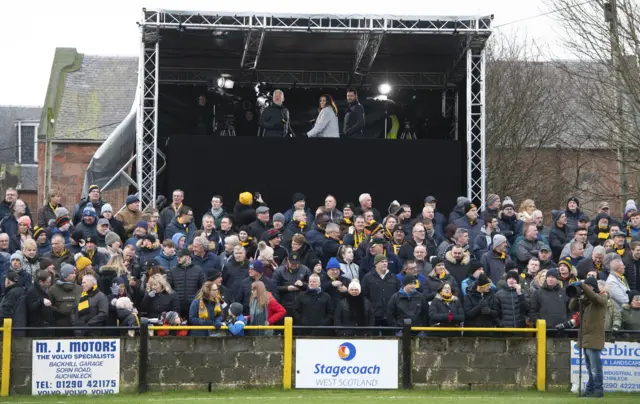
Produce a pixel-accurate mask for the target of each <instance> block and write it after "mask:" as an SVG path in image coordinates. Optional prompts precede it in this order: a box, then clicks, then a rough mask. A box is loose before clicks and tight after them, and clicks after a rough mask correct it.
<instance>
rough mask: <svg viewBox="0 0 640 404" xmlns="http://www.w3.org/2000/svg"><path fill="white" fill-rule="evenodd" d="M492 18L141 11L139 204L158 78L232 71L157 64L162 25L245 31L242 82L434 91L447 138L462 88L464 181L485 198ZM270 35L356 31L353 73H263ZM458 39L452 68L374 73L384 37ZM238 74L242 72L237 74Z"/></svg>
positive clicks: (151, 200) (149, 201) (147, 201)
mask: <svg viewBox="0 0 640 404" xmlns="http://www.w3.org/2000/svg"><path fill="white" fill-rule="evenodd" d="M492 21H493V16H457V17H443V16H391V15H304V14H264V13H262V14H261V13H222V12H199V11H175V10H148V9H143V10H142V19H141V21H140V23H139V26H140V30H141V38H142V44H141V50H140V52H141V54H140V62H139V63H140V69H139V75H140V76H139V80H138V86H139V88H138V91H139V94H140V95H141V96H140V99H139V102H140V105H139V111H138V118H137V130H136V132H137V133H136V167H137V171H136V174H137V179H136V180H137V188H138V194H139V198H140V201H141V205H142V206H141V207H142V208H143V209H144V208H146V207H148V206H155V200H156V175H157V172H158V166H157V165H158V161H157V151H158V150H157V144H158V126H157V125H158V98H159V83H161V82H162V83H206V82H207V81H208V80H210V78H211V77H212V74H215V75H220V76H221V75H223V74H230V73H232V72H231V71H229V69H222V68H220V69H219V68H216V67H211V68H207V69H206V70H205V69H195V68H185V67H170V66H166V67H164V66H163V68H160V64H159V61H160V53H161V52H162V44H161V37H162V32H163V30H180V31H182V30H208V31H211V32H212V33H213V34H215V33H218V32H227V31H242V32H244V42H243V43H244V48H243V49H242V59H241V62H240V66H238V70H234V71H233V73H234V81H235V82H236V83H238V84H241V85H250V84H254V83H256V82H269V83H272V84H276V85H282V86H286V85H296V86H299V87H303V88H312V87H324V86H336V87H340V86H347V85H350V84H352V83H353V82H354V79H360V80H359V81H360V82H361V83H362V84H361V85H360V86H361V87H367V86H371V85H373V84H372V83H373V82H376V80H379V79H384V80H385V81H387V80H388V81H390V82H393V85H394V87H400V88H415V89H433V90H439V91H442V93H443V115H445V116H448V117H451V118H452V121H453V122H452V125H451V131H450V134H449V135H450V138H452V139H458V132H459V124H458V119H457V117H458V105H459V91H460V90H462V88H461V87H460V86H461V85H462V83H463V81H464V83H465V85H466V92H465V94H466V155H467V167H466V180H467V197H468V198H469V199H471V200H472V201H474V202H476V203H480V204H483V203H484V200H485V175H486V171H485V167H486V166H485V163H484V157H485V83H484V76H485V71H484V69H485V52H484V44H485V43H486V40H487V39H488V38H489V36H490V35H491V22H492ZM269 32H290V33H297V32H299V33H310V32H313V33H334V34H335V33H339V34H354V35H358V36H359V38H358V41H357V45H356V47H355V49H354V57H353V60H354V62H353V68H352V69H351V71H310V70H285V69H283V70H273V69H271V70H265V69H260V68H259V60H260V55H261V53H262V49H263V45H264V43H265V41H268V38H269V36H268V33H269ZM398 34H412V35H454V36H461V37H462V38H463V40H462V41H461V46H460V49H458V50H457V57H456V58H455V60H454V61H453V63H452V65H451V67H450V68H449V69H447V70H446V71H437V72H374V71H371V68H372V66H373V63H374V61H375V59H376V55H377V54H378V50H379V49H380V44H381V43H382V41H383V38H384V36H385V35H398ZM238 71H239V72H240V73H239V76H240V77H238Z"/></svg>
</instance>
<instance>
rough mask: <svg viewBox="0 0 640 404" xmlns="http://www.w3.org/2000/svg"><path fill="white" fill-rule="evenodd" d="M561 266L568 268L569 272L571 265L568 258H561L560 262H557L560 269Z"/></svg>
mask: <svg viewBox="0 0 640 404" xmlns="http://www.w3.org/2000/svg"><path fill="white" fill-rule="evenodd" d="M561 264H564V265H566V266H567V267H568V268H569V270H571V268H572V267H573V265H571V261H570V260H569V257H564V258H561V259H560V261H558V267H560V265H561Z"/></svg>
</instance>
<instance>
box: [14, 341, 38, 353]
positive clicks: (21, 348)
mask: <svg viewBox="0 0 640 404" xmlns="http://www.w3.org/2000/svg"><path fill="white" fill-rule="evenodd" d="M32 345H33V338H27V337H17V338H16V337H14V338H13V339H12V340H11V352H12V354H16V353H28V354H31V348H32Z"/></svg>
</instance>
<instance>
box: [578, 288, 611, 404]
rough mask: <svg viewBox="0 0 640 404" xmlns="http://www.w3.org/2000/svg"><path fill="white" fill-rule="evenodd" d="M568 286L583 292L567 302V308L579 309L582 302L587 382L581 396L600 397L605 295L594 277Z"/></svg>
mask: <svg viewBox="0 0 640 404" xmlns="http://www.w3.org/2000/svg"><path fill="white" fill-rule="evenodd" d="M570 286H573V287H577V288H581V289H582V291H583V292H584V294H583V295H582V296H580V297H579V298H573V299H571V301H570V302H569V310H572V311H577V310H579V305H580V300H581V302H582V307H583V310H584V312H583V314H582V324H580V333H581V334H582V345H581V346H579V348H581V349H583V350H584V356H585V361H586V365H587V372H588V373H589V382H588V383H587V387H586V389H585V391H584V392H583V397H602V396H603V389H602V360H601V359H600V352H601V351H602V350H603V349H604V341H605V335H604V321H605V316H606V312H607V296H606V295H601V294H600V290H599V289H598V281H596V279H595V278H587V279H585V280H583V281H581V282H574V283H572V284H571V285H570Z"/></svg>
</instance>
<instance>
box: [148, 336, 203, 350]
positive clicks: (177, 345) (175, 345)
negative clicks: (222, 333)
mask: <svg viewBox="0 0 640 404" xmlns="http://www.w3.org/2000/svg"><path fill="white" fill-rule="evenodd" d="M200 338H209V337H190V338H177V337H176V338H173V337H151V338H149V352H192V351H193V347H194V344H195V340H197V339H200Z"/></svg>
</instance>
